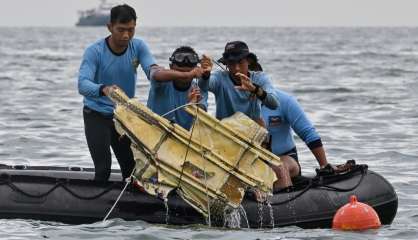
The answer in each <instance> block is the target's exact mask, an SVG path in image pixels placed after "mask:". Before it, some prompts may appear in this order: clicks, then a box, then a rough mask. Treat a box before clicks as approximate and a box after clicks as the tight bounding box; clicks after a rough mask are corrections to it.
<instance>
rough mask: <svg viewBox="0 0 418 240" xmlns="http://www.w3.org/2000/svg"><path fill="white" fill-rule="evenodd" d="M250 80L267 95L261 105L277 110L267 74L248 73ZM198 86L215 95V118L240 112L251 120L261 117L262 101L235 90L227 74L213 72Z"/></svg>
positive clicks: (247, 93)
mask: <svg viewBox="0 0 418 240" xmlns="http://www.w3.org/2000/svg"><path fill="white" fill-rule="evenodd" d="M250 79H251V81H252V82H253V83H255V84H257V85H258V86H260V87H261V88H263V90H264V91H266V93H267V95H266V98H265V99H264V100H263V104H265V105H266V106H267V107H270V108H272V109H275V108H277V106H278V102H277V100H276V98H275V96H273V95H272V92H273V90H274V88H273V86H272V84H271V81H270V78H269V77H268V76H267V74H265V73H263V72H250ZM199 86H200V88H201V89H202V90H204V91H210V92H212V93H213V94H214V95H215V100H216V118H218V119H223V118H226V117H229V116H231V115H233V114H234V113H236V112H242V113H244V114H245V115H247V116H248V117H250V118H251V119H253V120H255V119H258V118H260V117H261V103H262V101H261V100H260V99H258V98H250V93H249V92H247V91H242V90H237V89H235V85H234V83H233V81H232V79H231V77H230V76H229V72H227V71H216V72H213V73H211V75H210V78H209V79H208V80H204V79H199Z"/></svg>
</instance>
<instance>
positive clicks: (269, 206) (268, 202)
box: [266, 200, 274, 228]
mask: <svg viewBox="0 0 418 240" xmlns="http://www.w3.org/2000/svg"><path fill="white" fill-rule="evenodd" d="M266 205H267V208H268V209H269V213H270V226H271V228H274V212H273V207H272V206H271V202H270V200H269V201H267V202H266Z"/></svg>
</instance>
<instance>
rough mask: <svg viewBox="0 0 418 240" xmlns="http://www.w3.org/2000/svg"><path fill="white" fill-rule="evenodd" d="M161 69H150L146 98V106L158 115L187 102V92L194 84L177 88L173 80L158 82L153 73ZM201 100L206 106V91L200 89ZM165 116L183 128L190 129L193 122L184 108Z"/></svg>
mask: <svg viewBox="0 0 418 240" xmlns="http://www.w3.org/2000/svg"><path fill="white" fill-rule="evenodd" d="M159 69H162V68H161V67H153V68H152V70H151V78H150V83H151V84H150V85H151V88H150V91H149V96H148V100H147V106H148V107H149V108H150V109H151V110H152V111H153V112H155V113H157V114H158V115H161V116H162V115H164V114H166V113H168V112H169V111H171V110H174V109H176V108H177V107H180V106H183V105H185V104H187V103H188V93H189V91H190V90H191V88H192V87H193V86H194V85H195V84H196V83H195V82H192V84H191V85H190V86H189V88H187V89H183V90H180V89H177V88H176V87H175V86H174V82H173V81H165V82H159V81H156V80H155V79H154V77H153V76H154V73H155V72H156V71H158V70H159ZM201 96H202V100H201V101H200V103H201V104H202V105H204V106H205V107H206V108H207V106H208V104H207V99H208V92H207V91H202V90H201ZM164 117H165V118H167V119H169V120H171V121H173V122H175V123H177V124H179V125H180V126H182V127H183V128H185V129H190V127H191V126H192V123H193V118H192V116H190V115H189V114H188V113H187V112H186V111H185V110H184V109H179V110H177V111H174V112H172V113H170V114H167V115H166V116H164Z"/></svg>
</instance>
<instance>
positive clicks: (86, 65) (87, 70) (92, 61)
mask: <svg viewBox="0 0 418 240" xmlns="http://www.w3.org/2000/svg"><path fill="white" fill-rule="evenodd" d="M98 58H99V56H98V53H97V51H95V49H94V48H93V47H89V48H87V49H86V51H85V52H84V55H83V60H82V62H81V65H80V70H79V75H78V92H79V93H80V94H81V95H83V96H86V97H100V96H102V95H103V94H102V89H103V88H104V87H105V86H104V85H103V84H99V83H96V82H94V76H95V75H96V71H97V67H98Z"/></svg>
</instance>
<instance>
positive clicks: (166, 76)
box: [151, 66, 203, 82]
mask: <svg viewBox="0 0 418 240" xmlns="http://www.w3.org/2000/svg"><path fill="white" fill-rule="evenodd" d="M152 68H154V66H153V67H152ZM202 72H203V70H202V69H201V68H200V67H196V68H194V69H193V70H191V71H189V72H180V71H176V70H172V69H164V68H162V67H159V68H158V69H157V70H156V71H153V74H152V76H151V78H152V79H154V80H155V81H157V82H167V81H176V80H180V81H184V82H190V81H191V80H193V79H194V78H200V77H201V76H202Z"/></svg>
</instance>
